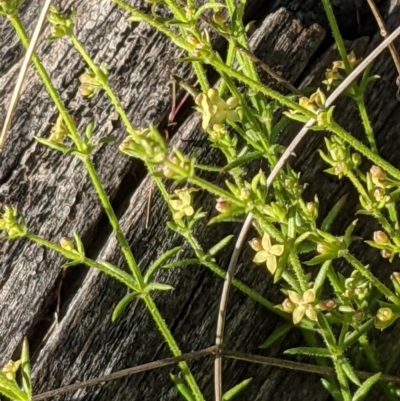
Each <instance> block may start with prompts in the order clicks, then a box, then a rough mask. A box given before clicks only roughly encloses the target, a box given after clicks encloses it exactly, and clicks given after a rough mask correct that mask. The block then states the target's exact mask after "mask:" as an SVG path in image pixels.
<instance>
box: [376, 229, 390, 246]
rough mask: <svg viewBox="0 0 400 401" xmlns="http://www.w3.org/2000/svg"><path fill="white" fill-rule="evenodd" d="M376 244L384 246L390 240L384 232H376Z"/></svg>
mask: <svg viewBox="0 0 400 401" xmlns="http://www.w3.org/2000/svg"><path fill="white" fill-rule="evenodd" d="M373 238H374V242H375V243H376V244H378V245H384V244H387V243H388V242H389V238H388V236H387V235H386V233H384V232H383V231H375V232H374V237H373Z"/></svg>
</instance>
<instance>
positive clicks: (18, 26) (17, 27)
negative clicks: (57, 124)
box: [9, 14, 81, 150]
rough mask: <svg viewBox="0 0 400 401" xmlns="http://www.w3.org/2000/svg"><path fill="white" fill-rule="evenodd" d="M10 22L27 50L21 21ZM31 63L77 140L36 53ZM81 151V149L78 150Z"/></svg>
mask: <svg viewBox="0 0 400 401" xmlns="http://www.w3.org/2000/svg"><path fill="white" fill-rule="evenodd" d="M9 19H10V22H11V24H12V26H13V27H14V29H15V31H16V32H17V35H18V37H19V39H20V40H21V43H22V45H23V46H24V47H25V48H26V49H27V48H28V46H29V38H28V35H27V33H26V31H25V29H24V27H23V26H22V24H21V21H20V19H19V17H18V15H17V14H15V15H13V16H12V17H9ZM32 62H33V65H34V66H35V68H36V71H37V73H38V74H39V77H40V78H41V80H42V81H43V83H44V86H45V87H46V89H47V91H48V93H49V95H50V97H51V99H52V100H53V102H54V104H55V105H56V107H57V109H58V111H59V113H60V114H61V116H62V118H63V120H64V123H65V125H66V127H67V128H68V131H69V132H70V134H71V135H72V137H73V138H74V139H78V138H79V135H78V132H77V130H76V127H75V124H74V122H73V121H72V119H71V117H70V115H69V114H68V111H67V109H66V108H65V106H64V103H63V101H62V100H61V97H60V95H59V93H58V92H57V89H56V88H55V87H54V85H53V82H52V81H51V79H50V77H49V75H48V74H47V71H46V70H45V68H44V67H43V64H42V62H41V61H40V59H39V57H38V56H37V54H36V53H33V55H32ZM78 150H81V149H78Z"/></svg>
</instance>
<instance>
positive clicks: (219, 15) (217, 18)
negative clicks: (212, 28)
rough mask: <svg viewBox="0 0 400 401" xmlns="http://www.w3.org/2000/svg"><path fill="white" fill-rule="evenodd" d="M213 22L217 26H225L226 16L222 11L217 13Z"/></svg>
mask: <svg viewBox="0 0 400 401" xmlns="http://www.w3.org/2000/svg"><path fill="white" fill-rule="evenodd" d="M213 20H214V22H215V23H216V24H218V25H221V26H224V25H225V22H226V19H225V15H224V13H223V12H222V11H217V12H216V13H215V14H214V15H213Z"/></svg>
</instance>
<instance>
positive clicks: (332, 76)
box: [322, 51, 360, 90]
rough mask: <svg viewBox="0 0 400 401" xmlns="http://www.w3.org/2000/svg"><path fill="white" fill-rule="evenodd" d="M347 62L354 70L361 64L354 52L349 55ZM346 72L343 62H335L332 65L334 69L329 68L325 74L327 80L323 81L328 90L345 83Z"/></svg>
mask: <svg viewBox="0 0 400 401" xmlns="http://www.w3.org/2000/svg"><path fill="white" fill-rule="evenodd" d="M347 60H348V61H349V64H350V67H351V69H352V70H353V69H354V68H355V67H357V65H358V64H359V63H360V60H359V59H357V57H356V55H355V53H354V51H351V52H350V53H349V54H348V55H347ZM344 70H345V65H344V62H343V61H334V62H333V63H332V68H328V69H327V70H326V72H325V80H324V81H322V83H324V84H325V85H326V88H327V90H330V88H331V87H332V86H337V85H339V84H340V82H341V81H343V79H344V77H343V75H342V71H344Z"/></svg>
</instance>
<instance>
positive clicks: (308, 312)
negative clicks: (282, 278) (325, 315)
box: [288, 289, 318, 324]
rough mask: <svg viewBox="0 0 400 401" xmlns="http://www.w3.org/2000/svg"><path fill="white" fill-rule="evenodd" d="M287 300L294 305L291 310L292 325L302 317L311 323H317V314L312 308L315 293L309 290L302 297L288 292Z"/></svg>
mask: <svg viewBox="0 0 400 401" xmlns="http://www.w3.org/2000/svg"><path fill="white" fill-rule="evenodd" d="M288 295H289V299H290V300H291V301H292V302H293V303H294V304H295V305H296V307H295V308H294V310H293V323H294V324H297V323H299V322H300V321H301V319H303V317H304V315H305V316H307V317H308V318H309V319H310V320H312V321H313V322H316V321H317V319H318V318H317V312H316V310H315V308H314V306H313V303H314V302H315V292H314V290H312V289H309V290H307V291H305V292H304V294H303V295H300V294H298V293H297V292H295V291H290V290H289V291H288Z"/></svg>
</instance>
